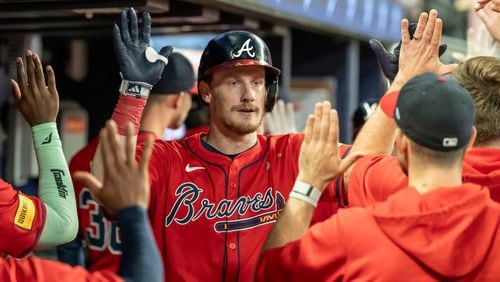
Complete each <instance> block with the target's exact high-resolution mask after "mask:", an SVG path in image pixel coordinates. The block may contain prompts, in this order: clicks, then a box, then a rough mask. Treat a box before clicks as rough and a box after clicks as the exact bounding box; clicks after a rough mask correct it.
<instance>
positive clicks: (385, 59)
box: [368, 39, 398, 80]
mask: <svg viewBox="0 0 500 282" xmlns="http://www.w3.org/2000/svg"><path fill="white" fill-rule="evenodd" d="M368 43H369V44H370V48H371V49H372V50H373V52H374V53H375V56H376V57H377V61H378V63H379V65H380V67H381V68H382V72H383V73H384V75H385V77H387V78H388V79H389V80H394V77H395V76H396V73H397V72H398V65H397V58H396V57H395V55H394V54H392V53H389V52H387V51H386V50H385V48H384V46H383V45H382V43H380V41H378V40H376V39H370V41H368Z"/></svg>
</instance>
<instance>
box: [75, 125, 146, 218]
mask: <svg viewBox="0 0 500 282" xmlns="http://www.w3.org/2000/svg"><path fill="white" fill-rule="evenodd" d="M117 136H118V130H117V128H116V124H115V122H114V121H113V120H109V121H108V122H107V123H106V127H105V128H103V129H102V130H101V133H100V136H99V138H100V142H101V144H102V161H103V164H104V181H103V183H101V182H100V181H99V180H98V179H97V178H95V177H94V176H93V175H92V174H90V173H88V172H85V171H77V172H75V173H74V174H73V177H74V178H75V179H77V180H79V181H81V182H82V183H83V184H84V185H85V186H86V187H88V188H89V189H90V191H92V193H93V197H95V200H96V201H97V202H98V203H100V204H101V205H102V206H103V207H104V209H105V210H106V212H107V213H108V215H109V216H115V215H116V214H117V212H118V211H119V210H120V209H123V208H127V207H132V206H140V207H143V208H145V209H147V208H148V205H149V193H150V192H149V173H148V165H149V159H150V156H151V151H152V140H151V138H148V139H147V142H146V144H145V147H144V150H143V152H142V155H141V159H140V161H139V163H137V162H136V160H135V144H134V142H133V141H132V128H131V127H130V126H129V127H128V128H127V136H126V143H125V145H123V144H121V143H119V142H118V141H117Z"/></svg>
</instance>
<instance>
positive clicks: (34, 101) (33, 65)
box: [10, 50, 59, 126]
mask: <svg viewBox="0 0 500 282" xmlns="http://www.w3.org/2000/svg"><path fill="white" fill-rule="evenodd" d="M25 57H26V68H27V73H26V72H25V70H24V65H23V59H22V58H21V57H17V58H16V67H17V81H15V80H13V79H11V80H10V83H11V85H12V90H13V94H14V99H15V101H16V106H17V108H18V109H19V111H20V112H21V113H22V114H23V116H24V118H25V119H26V121H27V122H28V123H29V124H30V125H31V126H35V125H38V124H42V123H46V122H55V121H56V118H57V113H58V111H59V95H58V94H57V89H56V79H55V76H54V70H53V69H52V67H50V66H47V68H46V71H47V81H48V86H47V85H46V84H45V77H44V75H43V68H42V63H41V62H40V58H39V57H38V55H37V54H35V53H33V52H31V51H30V50H27V51H26V53H25Z"/></svg>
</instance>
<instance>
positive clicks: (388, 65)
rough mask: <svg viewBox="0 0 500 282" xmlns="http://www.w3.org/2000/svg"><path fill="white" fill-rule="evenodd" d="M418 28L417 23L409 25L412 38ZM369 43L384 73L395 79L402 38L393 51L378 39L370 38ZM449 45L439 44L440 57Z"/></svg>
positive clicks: (390, 78) (391, 79)
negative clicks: (388, 49) (386, 48)
mask: <svg viewBox="0 0 500 282" xmlns="http://www.w3.org/2000/svg"><path fill="white" fill-rule="evenodd" d="M416 29H417V24H416V23H411V24H410V26H409V27H408V30H409V32H410V38H411V39H413V34H414V33H415V30H416ZM369 43H370V48H371V49H372V50H373V52H374V53H375V56H377V61H378V63H379V65H380V67H381V68H382V72H383V73H384V75H385V77H387V79H389V80H390V81H393V80H394V78H395V77H396V74H397V73H398V70H399V52H400V50H401V40H399V43H398V45H397V46H396V47H395V48H394V50H393V51H392V53H391V52H388V51H386V50H385V48H384V46H383V45H382V43H380V41H378V40H376V39H370V40H369ZM447 47H448V46H447V45H446V44H441V45H439V57H441V56H442V55H443V54H444V52H446V48H447Z"/></svg>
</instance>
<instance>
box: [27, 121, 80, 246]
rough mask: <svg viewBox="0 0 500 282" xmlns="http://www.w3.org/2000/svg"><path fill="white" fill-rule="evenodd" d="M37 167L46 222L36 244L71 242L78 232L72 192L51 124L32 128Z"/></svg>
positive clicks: (66, 167) (59, 143) (58, 140)
mask: <svg viewBox="0 0 500 282" xmlns="http://www.w3.org/2000/svg"><path fill="white" fill-rule="evenodd" d="M32 131H33V142H34V145H35V152H36V155H37V161H38V168H39V183H38V195H39V197H40V199H41V200H42V201H43V202H44V203H45V206H46V210H47V220H46V223H45V226H44V229H43V232H42V235H41V237H40V244H43V245H59V244H63V243H67V242H69V241H71V240H73V239H74V238H75V236H76V233H77V231H78V217H77V213H76V201H75V192H74V189H73V182H72V181H71V177H70V173H69V169H68V165H67V163H66V159H65V158H64V154H63V151H62V146H61V140H60V138H59V134H58V132H57V126H56V124H55V123H54V122H49V123H43V124H40V125H36V126H33V128H32Z"/></svg>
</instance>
